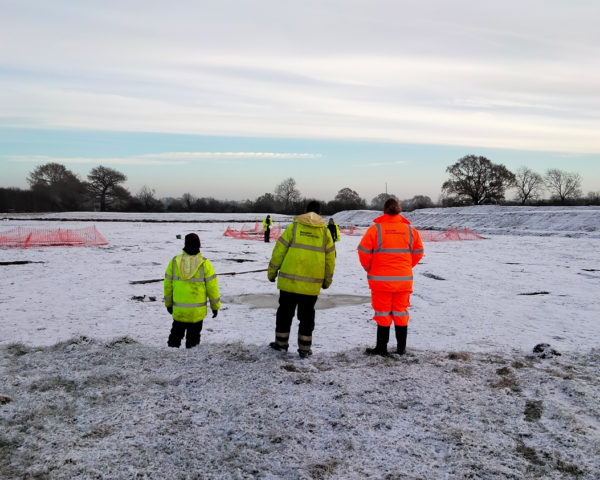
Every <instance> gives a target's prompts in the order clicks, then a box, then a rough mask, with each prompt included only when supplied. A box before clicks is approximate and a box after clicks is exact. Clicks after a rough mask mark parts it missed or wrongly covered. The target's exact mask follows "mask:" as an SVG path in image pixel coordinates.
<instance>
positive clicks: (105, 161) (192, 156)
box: [4, 152, 322, 166]
mask: <svg viewBox="0 0 600 480" xmlns="http://www.w3.org/2000/svg"><path fill="white" fill-rule="evenodd" d="M321 157H322V155H321V154H313V153H286V152H168V153H151V154H146V155H135V156H131V157H103V158H95V157H51V156H45V155H5V156H4V158H6V159H7V160H9V161H12V162H27V163H39V164H45V163H60V164H96V165H133V166H162V165H185V164H188V163H190V162H191V161H194V160H205V159H207V160H215V159H244V160H247V159H267V160H270V159H274V160H277V159H314V158H321Z"/></svg>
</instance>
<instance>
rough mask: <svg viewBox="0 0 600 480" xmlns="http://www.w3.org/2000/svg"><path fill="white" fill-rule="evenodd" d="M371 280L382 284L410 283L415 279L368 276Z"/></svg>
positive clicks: (411, 277)
mask: <svg viewBox="0 0 600 480" xmlns="http://www.w3.org/2000/svg"><path fill="white" fill-rule="evenodd" d="M367 278H368V279H369V280H377V281H381V282H408V281H409V280H412V279H413V276H412V275H411V276H410V277H384V276H379V275H367Z"/></svg>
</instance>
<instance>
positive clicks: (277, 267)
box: [269, 262, 279, 270]
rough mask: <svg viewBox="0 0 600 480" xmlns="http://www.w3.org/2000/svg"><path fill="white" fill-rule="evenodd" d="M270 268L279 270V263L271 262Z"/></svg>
mask: <svg viewBox="0 0 600 480" xmlns="http://www.w3.org/2000/svg"><path fill="white" fill-rule="evenodd" d="M269 268H272V269H273V270H279V265H273V264H272V263H271V262H269Z"/></svg>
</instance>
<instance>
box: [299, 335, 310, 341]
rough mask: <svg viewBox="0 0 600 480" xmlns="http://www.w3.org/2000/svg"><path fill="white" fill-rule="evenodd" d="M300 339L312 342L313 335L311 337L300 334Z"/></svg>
mask: <svg viewBox="0 0 600 480" xmlns="http://www.w3.org/2000/svg"><path fill="white" fill-rule="evenodd" d="M298 340H301V341H304V342H312V335H311V336H310V337H309V336H307V335H298Z"/></svg>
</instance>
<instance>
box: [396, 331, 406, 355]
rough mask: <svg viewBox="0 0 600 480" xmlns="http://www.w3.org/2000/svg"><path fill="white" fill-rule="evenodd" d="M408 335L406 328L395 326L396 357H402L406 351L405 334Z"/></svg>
mask: <svg viewBox="0 0 600 480" xmlns="http://www.w3.org/2000/svg"><path fill="white" fill-rule="evenodd" d="M407 333H408V326H404V327H400V326H398V325H396V342H398V348H397V350H396V353H397V354H398V355H404V352H405V350H406V334H407Z"/></svg>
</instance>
